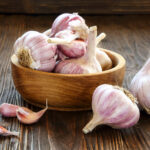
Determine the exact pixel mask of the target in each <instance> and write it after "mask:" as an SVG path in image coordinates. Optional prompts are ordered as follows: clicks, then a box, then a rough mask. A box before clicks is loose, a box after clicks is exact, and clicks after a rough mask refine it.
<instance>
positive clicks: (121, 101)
mask: <svg viewBox="0 0 150 150" xmlns="http://www.w3.org/2000/svg"><path fill="white" fill-rule="evenodd" d="M125 93H126V91H123V88H121V89H120V88H119V87H116V86H112V85H108V84H103V85H100V86H98V87H97V88H96V89H95V91H94V93H93V97H92V110H93V118H92V120H91V121H90V122H89V123H88V124H87V125H86V126H85V127H84V128H83V132H84V133H88V132H91V131H92V130H93V129H94V128H95V127H96V126H97V125H102V124H106V125H109V126H111V127H113V128H129V127H131V126H133V125H135V124H136V123H137V122H138V120H139V117H140V112H139V109H138V107H137V104H136V99H134V97H133V96H132V95H130V94H129V95H128V93H127V95H128V96H129V97H128V96H127V95H126V94H125ZM130 98H131V99H132V100H131V99H130Z"/></svg>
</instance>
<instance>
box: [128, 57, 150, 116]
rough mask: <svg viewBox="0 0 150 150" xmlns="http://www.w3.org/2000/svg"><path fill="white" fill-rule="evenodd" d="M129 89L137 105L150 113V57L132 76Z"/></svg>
mask: <svg viewBox="0 0 150 150" xmlns="http://www.w3.org/2000/svg"><path fill="white" fill-rule="evenodd" d="M130 91H131V93H132V94H133V95H134V96H135V97H137V100H138V102H139V105H140V106H141V107H142V108H144V109H145V110H146V112H147V113H148V114H150V59H148V60H147V62H146V63H145V65H144V66H143V67H142V68H141V69H140V70H139V72H138V73H137V74H136V75H135V76H134V77H133V79H132V81H131V84H130Z"/></svg>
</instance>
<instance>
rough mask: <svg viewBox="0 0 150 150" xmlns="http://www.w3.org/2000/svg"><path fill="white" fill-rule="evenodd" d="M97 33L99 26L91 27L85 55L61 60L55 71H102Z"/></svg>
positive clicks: (66, 72)
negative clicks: (97, 50)
mask: <svg viewBox="0 0 150 150" xmlns="http://www.w3.org/2000/svg"><path fill="white" fill-rule="evenodd" d="M96 34H97V28H96V27H95V26H94V27H91V28H90V32H89V36H88V42H87V52H86V53H85V55H84V56H82V57H80V58H76V59H68V60H64V61H61V62H60V63H58V64H57V66H56V68H55V70H54V71H55V72H57V73H64V74H72V72H73V74H88V73H97V72H101V71H102V68H101V66H100V64H99V62H98V61H97V59H96ZM70 70H71V71H70Z"/></svg>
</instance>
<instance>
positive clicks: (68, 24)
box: [50, 13, 88, 40]
mask: <svg viewBox="0 0 150 150" xmlns="http://www.w3.org/2000/svg"><path fill="white" fill-rule="evenodd" d="M62 30H70V31H73V32H74V35H75V36H77V37H79V38H81V39H84V40H86V39H87V34H88V26H87V25H86V24H85V20H84V19H83V18H82V17H81V16H79V15H78V14H77V13H73V14H70V13H64V14H61V15H59V16H58V17H57V18H56V19H55V21H54V22H53V24H52V28H51V33H50V37H54V36H55V35H56V34H57V33H58V32H60V31H62Z"/></svg>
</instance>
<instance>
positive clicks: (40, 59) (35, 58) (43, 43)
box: [14, 31, 57, 72]
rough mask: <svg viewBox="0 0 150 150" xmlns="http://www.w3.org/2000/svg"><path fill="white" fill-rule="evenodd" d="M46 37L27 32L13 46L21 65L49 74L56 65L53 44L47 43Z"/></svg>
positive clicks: (55, 47) (34, 32)
mask: <svg viewBox="0 0 150 150" xmlns="http://www.w3.org/2000/svg"><path fill="white" fill-rule="evenodd" d="M47 40H48V37H47V36H46V35H44V34H42V33H39V32H36V31H28V32H26V33H25V34H23V35H22V36H21V37H20V38H18V39H17V40H16V42H15V44H14V50H15V54H16V56H17V58H18V61H19V63H20V64H21V65H23V66H25V67H29V68H32V69H37V70H41V71H47V72H50V71H52V70H53V69H54V67H55V64H56V58H55V57H56V50H57V46H56V45H55V44H49V43H47Z"/></svg>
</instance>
